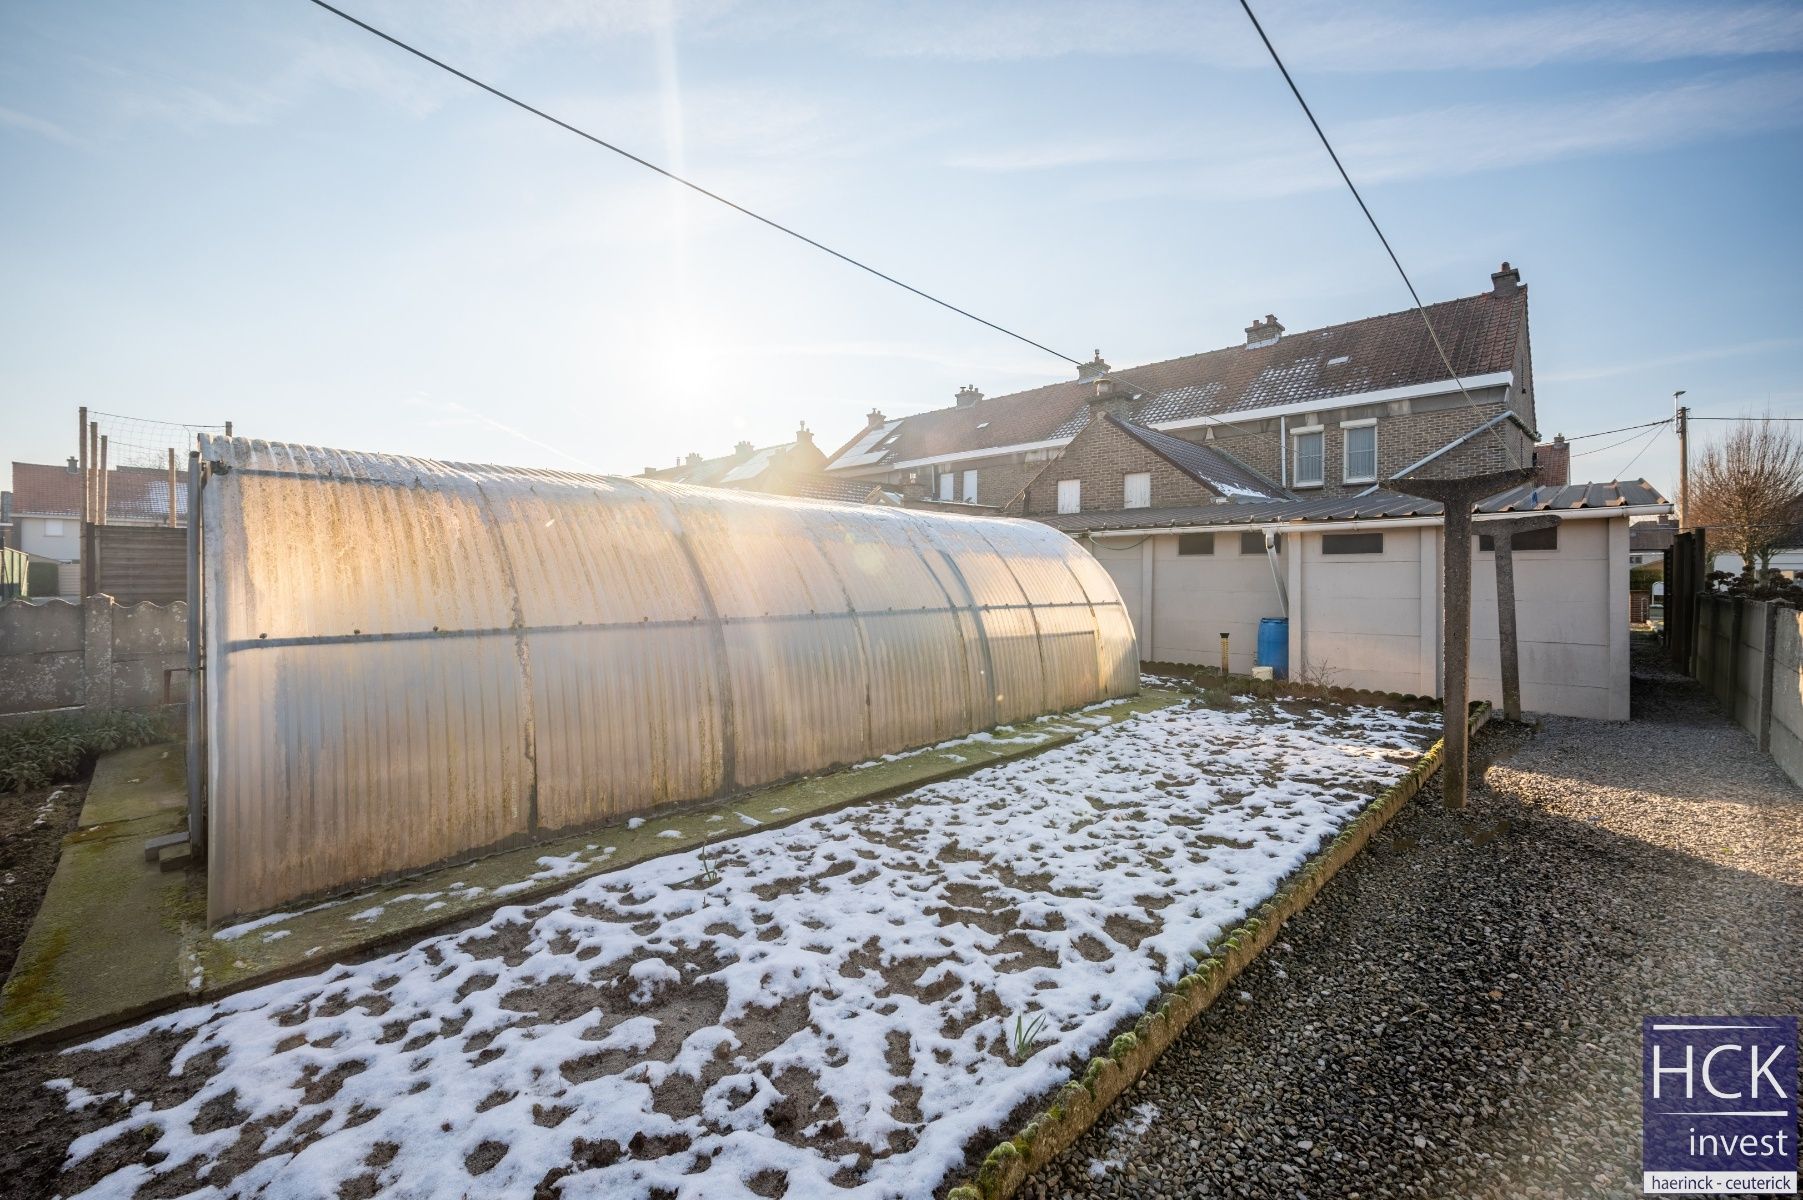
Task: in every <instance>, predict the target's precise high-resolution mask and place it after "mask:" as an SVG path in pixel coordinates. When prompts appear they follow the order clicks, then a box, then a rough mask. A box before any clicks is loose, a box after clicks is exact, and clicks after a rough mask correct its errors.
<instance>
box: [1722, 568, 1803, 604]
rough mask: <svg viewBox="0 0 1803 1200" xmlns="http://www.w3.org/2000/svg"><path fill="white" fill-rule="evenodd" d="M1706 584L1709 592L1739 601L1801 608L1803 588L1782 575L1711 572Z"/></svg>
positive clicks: (1747, 571)
mask: <svg viewBox="0 0 1803 1200" xmlns="http://www.w3.org/2000/svg"><path fill="white" fill-rule="evenodd" d="M1708 584H1709V587H1710V590H1711V591H1714V592H1718V593H1720V594H1722V595H1725V596H1733V597H1735V598H1737V599H1741V600H1768V601H1771V602H1772V603H1774V604H1782V605H1785V606H1786V607H1789V608H1803V586H1799V585H1798V583H1797V581H1796V580H1794V579H1786V578H1785V577H1784V576H1782V575H1777V574H1767V575H1764V576H1756V575H1754V574H1753V572H1752V571H1750V570H1746V571H1742V572H1741V573H1740V574H1739V575H1731V574H1729V573H1728V572H1726V571H1711V572H1710V573H1709V579H1708Z"/></svg>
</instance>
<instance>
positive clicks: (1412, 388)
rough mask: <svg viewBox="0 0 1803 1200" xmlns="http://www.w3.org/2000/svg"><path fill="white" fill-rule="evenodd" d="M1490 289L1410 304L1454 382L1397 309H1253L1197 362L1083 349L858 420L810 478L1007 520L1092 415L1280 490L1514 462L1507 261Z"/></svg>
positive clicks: (1520, 361) (1515, 374)
mask: <svg viewBox="0 0 1803 1200" xmlns="http://www.w3.org/2000/svg"><path fill="white" fill-rule="evenodd" d="M1490 284H1491V286H1490V288H1489V289H1488V290H1487V291H1484V292H1481V293H1479V294H1477V295H1474V296H1466V297H1463V298H1461V299H1457V300H1448V301H1444V302H1441V303H1438V304H1433V305H1429V306H1428V309H1427V311H1428V315H1429V317H1430V319H1431V320H1432V322H1433V327H1434V330H1435V332H1436V333H1438V335H1439V337H1440V341H1441V344H1442V345H1443V346H1444V348H1445V350H1446V354H1447V357H1448V358H1449V359H1450V360H1451V362H1452V365H1453V369H1454V371H1455V372H1457V375H1458V379H1457V381H1455V380H1454V379H1453V378H1452V376H1450V375H1449V374H1448V372H1447V370H1446V367H1445V366H1444V365H1443V364H1442V362H1441V361H1440V357H1439V353H1438V351H1436V349H1435V348H1434V344H1433V341H1432V339H1431V338H1430V337H1429V335H1428V331H1427V328H1426V326H1425V324H1424V323H1423V321H1422V319H1421V315H1420V314H1419V313H1417V312H1415V311H1413V310H1408V311H1403V312H1396V313H1389V314H1386V315H1384V316H1378V317H1367V318H1364V319H1363V320H1358V321H1351V322H1348V323H1346V324H1342V325H1333V326H1329V327H1327V328H1325V329H1315V330H1307V331H1304V332H1300V333H1291V332H1289V331H1287V330H1286V329H1285V328H1284V326H1283V324H1282V323H1281V322H1280V321H1278V320H1277V319H1276V318H1275V317H1274V316H1266V317H1263V318H1259V319H1257V320H1255V321H1253V323H1252V324H1251V325H1249V326H1248V327H1247V328H1246V331H1245V340H1244V341H1243V342H1242V343H1241V344H1239V345H1234V346H1228V347H1224V348H1222V349H1219V350H1211V351H1208V352H1206V353H1203V354H1195V355H1190V356H1188V357H1185V358H1177V359H1171V360H1168V361H1165V362H1159V363H1151V364H1148V365H1145V366H1139V367H1126V368H1120V369H1116V368H1113V367H1111V366H1109V364H1108V363H1106V362H1104V361H1103V360H1102V358H1101V355H1100V354H1099V353H1098V354H1097V355H1096V357H1095V358H1094V359H1093V360H1091V361H1090V362H1088V363H1085V364H1083V366H1082V367H1081V368H1079V370H1078V372H1077V377H1076V378H1075V379H1072V380H1067V381H1065V382H1062V383H1055V384H1049V385H1047V386H1045V387H1039V388H1033V389H1031V390H1029V391H1025V392H1017V393H1014V394H1012V395H1007V396H997V397H994V398H985V397H984V396H983V394H982V393H981V392H980V391H979V390H978V389H977V388H976V387H975V386H967V387H965V388H962V389H960V390H959V392H958V394H957V397H956V402H955V403H954V405H953V406H952V407H949V408H943V409H937V410H934V411H932V412H926V413H920V414H917V415H914V416H910V417H906V418H902V419H898V420H890V419H888V418H886V417H885V416H884V415H883V414H882V413H881V412H878V411H873V412H872V413H870V415H869V418H868V420H867V423H866V426H865V428H864V430H863V431H862V432H860V433H859V434H858V435H857V436H855V437H854V438H852V439H851V441H850V442H848V443H847V444H846V445H845V446H843V447H842V448H841V449H840V450H839V451H838V452H837V453H835V454H834V455H833V456H832V457H831V458H830V460H829V461H828V462H827V464H826V473H827V474H829V475H833V476H836V477H841V478H856V479H870V480H876V481H880V482H882V483H883V484H885V485H886V486H889V487H894V488H899V489H902V490H903V491H904V492H906V493H908V494H913V495H920V496H925V497H931V498H934V499H937V500H939V501H943V502H955V503H962V504H977V505H983V506H994V507H1009V506H1012V507H1014V508H1015V509H1017V510H1018V509H1020V508H1021V507H1022V503H1023V502H1022V501H1021V500H1020V497H1021V495H1022V493H1023V491H1024V490H1026V488H1027V486H1028V484H1029V483H1032V482H1033V481H1034V480H1035V479H1036V478H1037V477H1039V476H1040V474H1041V472H1042V471H1043V470H1045V468H1046V465H1047V464H1048V463H1050V462H1053V461H1055V460H1057V459H1059V458H1061V457H1062V456H1063V455H1064V454H1065V453H1066V452H1067V450H1068V449H1069V448H1071V447H1072V446H1073V443H1074V441H1075V439H1076V438H1077V437H1078V435H1079V434H1081V433H1082V432H1083V431H1084V430H1085V429H1086V428H1087V427H1088V426H1089V425H1090V424H1091V423H1092V421H1093V420H1094V418H1095V416H1096V415H1097V414H1098V413H1106V414H1109V415H1112V416H1115V417H1117V418H1119V419H1120V420H1123V421H1125V422H1127V423H1129V424H1131V425H1134V426H1137V427H1140V428H1143V429H1148V430H1151V431H1153V432H1155V433H1160V434H1165V435H1169V436H1170V437H1172V438H1174V439H1178V440H1181V441H1185V442H1191V443H1195V444H1198V445H1204V446H1208V447H1211V448H1214V449H1216V450H1219V451H1221V452H1223V453H1225V454H1227V455H1228V456H1230V457H1231V458H1232V459H1233V460H1234V461H1235V462H1237V463H1238V464H1240V465H1241V466H1242V467H1244V468H1247V469H1249V470H1251V471H1254V472H1256V473H1257V474H1258V475H1260V476H1262V477H1263V478H1265V479H1267V480H1269V481H1271V482H1273V483H1275V484H1277V485H1278V486H1279V487H1281V488H1283V489H1286V490H1287V491H1289V492H1291V493H1293V494H1295V495H1297V496H1340V495H1354V494H1357V493H1358V492H1361V491H1365V490H1367V489H1369V488H1371V487H1372V486H1373V485H1374V484H1376V483H1378V482H1379V481H1380V480H1382V479H1387V478H1390V477H1391V476H1394V475H1397V474H1400V473H1404V472H1406V471H1409V470H1411V469H1415V470H1417V471H1424V472H1426V473H1448V474H1467V473H1471V472H1476V471H1482V470H1494V469H1500V468H1501V467H1503V466H1505V465H1514V464H1516V463H1520V462H1531V461H1532V457H1533V447H1534V439H1535V433H1534V430H1535V408H1534V384H1533V356H1532V353H1531V351H1530V347H1529V337H1528V302H1527V288H1526V287H1525V286H1524V285H1523V284H1522V283H1521V273H1520V272H1519V271H1517V270H1516V269H1514V268H1513V267H1511V266H1509V265H1508V264H1507V263H1504V264H1503V266H1502V269H1500V270H1498V271H1496V272H1494V273H1493V274H1492V275H1491V277H1490ZM1461 384H1462V385H1463V387H1462V390H1461ZM1436 455H1437V456H1438V457H1437V458H1436V457H1435V456H1436ZM1424 460H1431V465H1430V466H1429V467H1426V468H1424V467H1422V466H1421V465H1420V464H1422V463H1423V462H1424ZM1136 473H1137V472H1136ZM1064 477H1070V476H1068V475H1067V476H1064ZM1121 486H1122V485H1121V484H1120V482H1119V481H1118V480H1116V481H1114V483H1112V484H1110V485H1109V486H1108V487H1107V488H1097V487H1092V488H1091V489H1089V490H1090V493H1091V494H1090V496H1088V497H1087V498H1085V499H1084V500H1083V501H1082V504H1083V507H1084V509H1085V510H1087V509H1091V508H1101V507H1104V506H1105V505H1107V504H1109V503H1116V502H1118V501H1112V502H1111V501H1109V500H1106V499H1105V498H1104V493H1106V494H1108V495H1112V494H1113V492H1114V491H1115V490H1118V489H1119V487H1121Z"/></svg>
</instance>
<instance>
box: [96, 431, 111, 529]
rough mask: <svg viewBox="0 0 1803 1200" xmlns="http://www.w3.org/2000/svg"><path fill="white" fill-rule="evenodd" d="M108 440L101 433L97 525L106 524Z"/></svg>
mask: <svg viewBox="0 0 1803 1200" xmlns="http://www.w3.org/2000/svg"><path fill="white" fill-rule="evenodd" d="M106 442H107V436H106V434H104V433H103V434H101V435H100V509H99V511H100V520H98V521H96V522H95V524H97V525H105V524H106V502H107V499H108V497H107V494H106V493H107V483H108V482H109V481H108V479H107V477H106Z"/></svg>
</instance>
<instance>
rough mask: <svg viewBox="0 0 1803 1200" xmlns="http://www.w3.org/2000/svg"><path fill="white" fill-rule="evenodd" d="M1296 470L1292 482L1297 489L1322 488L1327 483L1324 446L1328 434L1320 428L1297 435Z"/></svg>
mask: <svg viewBox="0 0 1803 1200" xmlns="http://www.w3.org/2000/svg"><path fill="white" fill-rule="evenodd" d="M1295 438H1296V470H1295V471H1294V472H1293V473H1292V477H1291V480H1290V482H1291V483H1292V484H1293V485H1294V486H1296V487H1320V486H1321V485H1322V483H1324V482H1326V475H1325V461H1324V460H1325V457H1326V455H1325V453H1324V449H1323V447H1324V445H1325V438H1326V434H1324V433H1323V432H1322V431H1321V430H1320V429H1319V428H1316V429H1310V430H1306V431H1303V432H1300V433H1297V434H1296V435H1295Z"/></svg>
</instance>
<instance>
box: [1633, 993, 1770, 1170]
mask: <svg viewBox="0 0 1803 1200" xmlns="http://www.w3.org/2000/svg"><path fill="white" fill-rule="evenodd" d="M1641 1171H1642V1173H1643V1179H1642V1191H1644V1192H1646V1193H1649V1194H1658V1195H1683V1194H1692V1195H1696V1194H1707V1193H1718V1194H1719V1193H1723V1192H1754V1193H1765V1194H1769V1195H1789V1194H1794V1193H1795V1192H1796V1190H1797V1018H1796V1017H1647V1018H1645V1020H1644V1021H1643V1022H1642V1025H1641Z"/></svg>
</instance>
